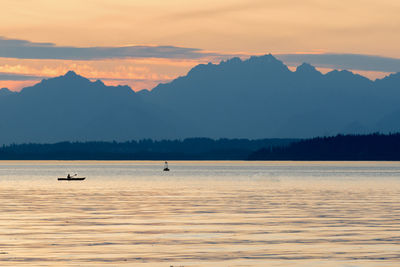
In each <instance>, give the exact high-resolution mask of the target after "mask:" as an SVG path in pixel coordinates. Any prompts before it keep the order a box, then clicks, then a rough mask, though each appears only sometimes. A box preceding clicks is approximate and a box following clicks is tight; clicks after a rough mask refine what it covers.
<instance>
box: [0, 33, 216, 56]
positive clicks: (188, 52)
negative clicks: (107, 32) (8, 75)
mask: <svg viewBox="0 0 400 267" xmlns="http://www.w3.org/2000/svg"><path fill="white" fill-rule="evenodd" d="M208 56H218V54H216V53H206V52H204V51H203V50H201V49H197V48H186V47H177V46H146V45H132V46H118V47H74V46H57V45H55V44H53V43H36V42H30V41H27V40H18V39H7V38H4V37H0V57H2V58H19V59H60V60H98V59H115V58H121V59H124V58H170V59H173V58H176V59H182V58H187V59H199V58H204V57H208Z"/></svg>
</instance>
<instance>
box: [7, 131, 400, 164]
mask: <svg viewBox="0 0 400 267" xmlns="http://www.w3.org/2000/svg"><path fill="white" fill-rule="evenodd" d="M0 160H2V161H7V160H27V161H28V160H46V161H60V160H63V161H69V160H71V161H75V160H79V161H90V160H96V161H136V160H137V161H141V160H160V161H162V160H179V161H208V160H212V161H224V160H229V161H400V134H399V133H396V134H379V133H374V134H368V135H337V136H332V137H316V138H311V139H280V138H273V139H258V140H249V139H217V140H215V139H210V138H188V139H184V140H161V141H154V140H150V139H146V140H140V141H129V142H60V143H55V144H19V145H15V144H13V145H8V146H3V147H1V148H0Z"/></svg>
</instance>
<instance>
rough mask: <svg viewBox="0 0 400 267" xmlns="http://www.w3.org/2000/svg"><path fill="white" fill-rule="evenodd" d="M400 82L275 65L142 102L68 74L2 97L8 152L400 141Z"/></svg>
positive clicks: (252, 64) (239, 64)
mask: <svg viewBox="0 0 400 267" xmlns="http://www.w3.org/2000/svg"><path fill="white" fill-rule="evenodd" d="M399 99H400V74H393V75H390V76H388V77H386V78H384V79H380V80H376V81H371V80H369V79H367V78H365V77H363V76H360V75H357V74H353V73H352V72H349V71H345V70H342V71H338V70H334V71H331V72H329V73H327V74H322V73H320V72H319V71H317V70H316V69H315V68H314V67H313V66H311V65H310V64H306V63H304V64H302V65H300V66H299V67H298V68H297V69H296V71H294V72H293V71H291V70H289V69H288V68H287V66H286V65H284V64H283V63H282V62H281V61H279V60H277V59H276V58H275V57H273V56H272V55H265V56H260V57H251V58H249V59H247V60H241V59H239V58H233V59H230V60H227V61H222V62H221V63H219V64H212V63H209V64H201V65H198V66H196V67H194V68H193V69H192V70H190V71H189V73H188V74H187V75H186V76H183V77H179V78H177V79H175V80H174V81H172V82H170V83H167V84H160V85H158V86H156V87H155V88H154V89H153V90H151V91H147V90H142V91H140V92H138V93H134V92H133V91H132V90H131V88H129V87H127V86H117V87H113V86H106V85H104V84H103V83H102V82H101V81H95V82H91V81H90V80H88V79H86V78H84V77H82V76H79V75H77V74H76V73H74V72H72V71H70V72H68V73H67V74H65V75H64V76H60V77H56V78H53V79H47V80H43V81H42V82H40V83H38V84H36V85H35V86H32V87H28V88H24V89H23V90H22V91H21V92H20V93H14V94H11V95H8V96H7V97H0V112H2V114H7V116H3V117H2V118H1V119H0V143H10V142H17V143H21V142H58V141H63V140H70V141H75V140H80V141H85V140H105V141H107V140H118V141H124V140H131V139H142V138H154V139H164V138H167V139H175V138H186V137H196V136H203V137H210V138H251V139H260V138H273V137H280V138H292V137H295V138H305V137H312V136H325V135H335V134H338V133H370V132H376V131H381V132H389V131H399V130H400V122H398V121H397V118H398V116H399V115H400V108H399V107H398V102H399Z"/></svg>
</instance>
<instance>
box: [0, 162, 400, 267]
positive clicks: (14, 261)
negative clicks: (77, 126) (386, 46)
mask: <svg viewBox="0 0 400 267" xmlns="http://www.w3.org/2000/svg"><path fill="white" fill-rule="evenodd" d="M162 168H163V162H1V163H0V177H1V181H0V203H1V205H0V229H1V230H2V231H1V233H0V264H1V265H2V266H15V265H22V264H25V265H28V266H31V265H41V266H46V265H48V266H54V265H60V266H82V265H85V266H90V265H92V266H104V265H110V266H120V265H126V266H132V265H134V266H136V265H138V266H171V265H172V266H266V265H268V266H293V265H296V266H312V265H314V266H398V265H399V264H400V245H399V243H400V224H399V220H400V206H399V205H398V202H399V196H400V180H399V179H398V177H400V176H399V174H400V164H398V163H388V162H382V163H363V162H359V163H335V162H325V163H317V162H311V163H310V162H308V163H307V162H302V163H300V162H269V163H260V162H250V163H248V162H170V169H171V171H170V172H168V173H165V172H163V171H162ZM60 170H62V171H63V172H65V173H67V172H71V173H76V172H78V173H80V174H82V175H84V176H87V177H88V180H86V181H84V182H58V181H56V177H58V176H60V175H62V174H63V173H61V174H60Z"/></svg>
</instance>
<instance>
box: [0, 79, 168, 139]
mask: <svg viewBox="0 0 400 267" xmlns="http://www.w3.org/2000/svg"><path fill="white" fill-rule="evenodd" d="M158 111H159V110H157V112H158ZM0 113H1V114H7V116H3V117H2V118H1V120H0V140H1V142H2V143H10V142H17V143H21V142H57V141H62V140H129V139H132V138H143V137H144V136H146V137H149V138H153V137H158V136H159V135H158V134H155V133H158V132H160V131H163V132H164V133H165V135H166V137H170V136H171V135H170V134H169V131H168V127H167V126H168V124H166V122H165V121H163V120H160V117H159V116H158V115H156V114H155V111H154V110H153V109H152V108H150V107H144V106H143V104H142V102H141V101H140V99H139V97H138V96H136V94H135V93H134V91H132V90H131V89H130V88H129V87H128V86H117V87H112V86H105V85H104V84H103V83H102V82H101V81H95V82H91V81H89V80H88V79H86V78H84V77H82V76H79V75H77V74H76V73H74V72H72V71H70V72H68V73H67V74H65V75H64V76H60V77H57V78H53V79H47V80H43V81H42V82H40V83H38V84H36V85H35V86H32V87H27V88H24V89H23V90H22V91H21V92H20V93H17V94H13V95H10V96H8V97H7V98H4V97H2V98H0Z"/></svg>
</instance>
